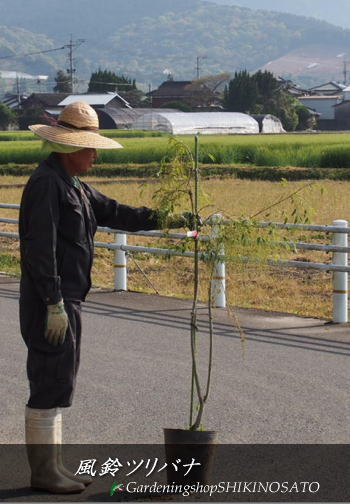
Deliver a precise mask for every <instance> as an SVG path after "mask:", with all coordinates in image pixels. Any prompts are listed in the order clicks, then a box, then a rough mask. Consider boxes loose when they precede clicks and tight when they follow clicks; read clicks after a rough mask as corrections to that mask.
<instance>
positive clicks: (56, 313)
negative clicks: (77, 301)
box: [45, 299, 68, 346]
mask: <svg viewBox="0 0 350 504" xmlns="http://www.w3.org/2000/svg"><path fill="white" fill-rule="evenodd" d="M67 329H68V316H67V313H66V310H65V309H64V304H63V301H62V299H61V301H59V302H58V303H57V304H54V305H48V306H47V316H46V329H45V338H46V339H47V341H48V343H50V344H51V345H55V346H56V345H58V344H60V345H62V343H64V340H65V337H66V331H67Z"/></svg>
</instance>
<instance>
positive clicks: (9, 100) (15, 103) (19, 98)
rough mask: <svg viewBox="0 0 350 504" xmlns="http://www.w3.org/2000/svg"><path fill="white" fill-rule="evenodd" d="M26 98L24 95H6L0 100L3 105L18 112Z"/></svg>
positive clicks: (26, 95)
mask: <svg viewBox="0 0 350 504" xmlns="http://www.w3.org/2000/svg"><path fill="white" fill-rule="evenodd" d="M28 96H29V95H28V94H25V93H23V94H22V93H21V94H12V93H6V94H5V96H4V97H3V98H2V100H1V103H3V104H4V105H6V106H7V107H9V108H10V109H12V110H18V109H19V108H20V107H21V106H22V103H24V102H25V101H26V100H27V98H28Z"/></svg>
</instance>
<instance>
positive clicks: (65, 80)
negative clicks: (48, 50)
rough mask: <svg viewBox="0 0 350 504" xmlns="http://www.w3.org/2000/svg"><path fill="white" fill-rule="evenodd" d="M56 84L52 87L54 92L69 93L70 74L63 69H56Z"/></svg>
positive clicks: (70, 88)
mask: <svg viewBox="0 0 350 504" xmlns="http://www.w3.org/2000/svg"><path fill="white" fill-rule="evenodd" d="M55 81H56V86H55V87H54V88H53V90H54V92H55V93H71V92H72V86H71V80H70V76H69V75H68V74H66V73H65V72H64V71H63V70H58V71H57V74H56V77H55Z"/></svg>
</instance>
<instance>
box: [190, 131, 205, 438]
mask: <svg viewBox="0 0 350 504" xmlns="http://www.w3.org/2000/svg"><path fill="white" fill-rule="evenodd" d="M198 145H199V142H198V136H196V137H195V166H194V173H195V179H194V209H193V210H194V212H193V213H194V214H195V217H196V218H195V230H196V231H198V218H197V217H198V206H199V205H198V203H199V167H198ZM198 292H199V240H198V237H196V238H195V243H194V294H193V305H192V313H191V353H192V387H191V389H192V398H191V406H192V407H191V415H190V430H197V429H198V428H199V425H200V420H201V417H202V413H203V407H204V402H203V397H202V393H201V388H200V383H199V377H198V373H197V363H196V336H197V305H198ZM194 384H195V385H196V391H197V397H198V401H199V410H198V414H197V417H196V420H195V422H194V423H193V424H192V418H193V417H192V415H193V402H194Z"/></svg>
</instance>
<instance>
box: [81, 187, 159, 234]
mask: <svg viewBox="0 0 350 504" xmlns="http://www.w3.org/2000/svg"><path fill="white" fill-rule="evenodd" d="M82 186H83V189H84V191H85V193H86V194H87V196H88V198H89V200H90V204H91V206H92V209H93V211H94V214H95V217H96V221H97V224H98V225H99V226H107V227H111V228H114V229H121V230H123V231H141V230H145V231H147V230H151V229H159V228H160V226H161V219H160V216H159V213H158V212H157V210H152V209H151V208H147V207H132V206H128V205H122V204H121V203H118V202H117V201H116V200H114V199H111V198H108V197H107V196H105V195H104V194H101V193H100V192H98V191H96V189H94V188H93V187H91V186H89V185H88V184H85V183H82Z"/></svg>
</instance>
